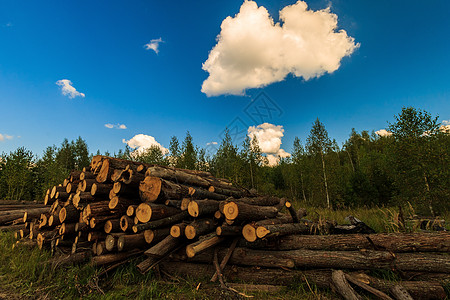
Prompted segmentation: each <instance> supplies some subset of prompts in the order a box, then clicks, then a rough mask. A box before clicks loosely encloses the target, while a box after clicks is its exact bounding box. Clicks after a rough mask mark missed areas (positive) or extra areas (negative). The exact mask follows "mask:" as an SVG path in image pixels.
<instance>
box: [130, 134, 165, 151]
mask: <svg viewBox="0 0 450 300" xmlns="http://www.w3.org/2000/svg"><path fill="white" fill-rule="evenodd" d="M122 142H123V143H125V144H127V145H128V146H130V147H131V148H132V149H136V150H135V151H133V152H136V153H137V154H140V153H143V152H144V151H145V150H147V149H149V148H150V147H152V146H157V147H159V149H161V152H162V153H163V154H167V153H169V149H167V148H164V147H163V146H162V145H161V144H160V143H158V142H157V141H156V140H155V138H154V137H152V136H150V135H146V134H142V133H141V134H137V135H135V136H134V137H132V138H131V139H129V140H128V141H127V140H125V139H123V140H122Z"/></svg>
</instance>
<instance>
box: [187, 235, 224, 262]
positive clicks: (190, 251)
mask: <svg viewBox="0 0 450 300" xmlns="http://www.w3.org/2000/svg"><path fill="white" fill-rule="evenodd" d="M224 240H225V238H223V237H219V236H217V234H216V233H215V232H213V233H210V234H208V235H206V236H204V237H201V238H200V239H199V240H198V241H197V242H195V243H192V244H189V245H187V246H186V254H187V256H188V257H194V256H195V255H197V254H198V253H200V252H202V251H204V250H206V249H208V248H210V247H213V246H215V245H218V244H220V243H221V242H223V241H224Z"/></svg>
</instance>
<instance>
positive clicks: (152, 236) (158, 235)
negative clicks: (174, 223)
mask: <svg viewBox="0 0 450 300" xmlns="http://www.w3.org/2000/svg"><path fill="white" fill-rule="evenodd" d="M169 234H170V228H158V229H148V230H145V231H144V238H145V241H146V242H147V244H152V243H153V244H154V243H158V242H160V241H162V240H163V239H165V238H166V237H167V236H168V235H169Z"/></svg>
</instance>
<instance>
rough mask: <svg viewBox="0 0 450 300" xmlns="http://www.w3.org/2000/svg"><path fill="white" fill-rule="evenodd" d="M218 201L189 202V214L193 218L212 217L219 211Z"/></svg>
mask: <svg viewBox="0 0 450 300" xmlns="http://www.w3.org/2000/svg"><path fill="white" fill-rule="evenodd" d="M219 203H220V202H219V201H217V200H193V201H190V202H189V205H188V212H189V214H190V215H191V216H192V217H195V218H196V217H199V216H205V215H211V214H213V213H215V212H216V211H217V210H218V209H219Z"/></svg>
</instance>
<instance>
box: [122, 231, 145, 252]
mask: <svg viewBox="0 0 450 300" xmlns="http://www.w3.org/2000/svg"><path fill="white" fill-rule="evenodd" d="M147 245H148V243H147V241H146V239H145V237H144V232H141V233H136V234H128V235H121V236H119V237H118V240H117V250H118V251H126V250H131V249H134V248H143V247H145V246H147Z"/></svg>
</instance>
